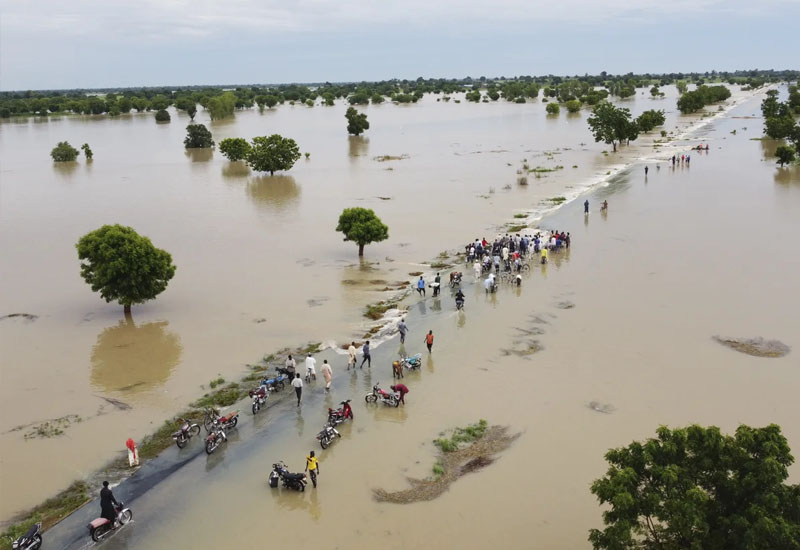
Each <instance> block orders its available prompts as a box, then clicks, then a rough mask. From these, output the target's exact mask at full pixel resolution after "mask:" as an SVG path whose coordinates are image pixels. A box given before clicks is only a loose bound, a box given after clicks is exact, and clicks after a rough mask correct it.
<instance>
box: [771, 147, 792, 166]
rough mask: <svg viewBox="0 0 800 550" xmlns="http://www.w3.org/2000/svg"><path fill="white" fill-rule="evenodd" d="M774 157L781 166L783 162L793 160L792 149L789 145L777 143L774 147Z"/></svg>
mask: <svg viewBox="0 0 800 550" xmlns="http://www.w3.org/2000/svg"><path fill="white" fill-rule="evenodd" d="M775 157H777V159H778V161H777V162H778V164H780V165H781V168H783V165H784V164H789V163H790V162H792V161H793V160H794V149H793V148H792V147H791V146H789V145H778V148H777V149H775Z"/></svg>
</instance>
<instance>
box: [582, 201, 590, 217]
mask: <svg viewBox="0 0 800 550" xmlns="http://www.w3.org/2000/svg"><path fill="white" fill-rule="evenodd" d="M583 213H584V214H588V213H589V199H586V200H585V201H584V202H583Z"/></svg>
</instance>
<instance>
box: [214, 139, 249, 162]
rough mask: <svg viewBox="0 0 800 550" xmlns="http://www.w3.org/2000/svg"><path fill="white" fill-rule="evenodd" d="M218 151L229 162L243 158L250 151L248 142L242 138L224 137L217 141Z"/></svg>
mask: <svg viewBox="0 0 800 550" xmlns="http://www.w3.org/2000/svg"><path fill="white" fill-rule="evenodd" d="M219 152H220V153H222V154H223V155H225V157H226V158H227V159H228V160H229V161H231V162H236V161H238V160H244V159H246V158H247V155H248V154H249V153H250V144H249V143H247V140H246V139H244V138H225V139H223V140H222V141H220V142H219Z"/></svg>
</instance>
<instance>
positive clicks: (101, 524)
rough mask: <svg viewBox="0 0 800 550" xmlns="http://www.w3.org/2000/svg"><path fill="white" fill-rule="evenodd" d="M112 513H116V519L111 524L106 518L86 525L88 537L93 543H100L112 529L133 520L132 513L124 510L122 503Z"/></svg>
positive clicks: (127, 509) (126, 509)
mask: <svg viewBox="0 0 800 550" xmlns="http://www.w3.org/2000/svg"><path fill="white" fill-rule="evenodd" d="M114 511H115V512H116V513H117V518H116V519H115V520H114V521H113V522H111V521H108V520H107V519H106V518H97V519H96V520H94V521H92V522H91V523H90V524H89V525H87V527H88V528H89V535H90V536H91V537H92V540H93V541H95V542H100V541H101V540H102V539H103V537H105V536H106V535H108V533H109V532H111V530H112V529H113V528H115V527H117V526H118V525H119V526H122V525H125V524H126V523H128V522H129V521H130V520H131V519H133V512H131V511H130V509H129V508H125V504H123V503H122V502H119V503H117V505H116V506H114Z"/></svg>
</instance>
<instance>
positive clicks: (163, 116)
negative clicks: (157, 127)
mask: <svg viewBox="0 0 800 550" xmlns="http://www.w3.org/2000/svg"><path fill="white" fill-rule="evenodd" d="M169 121H170V116H169V113H168V112H167V111H166V109H159V110H158V111H156V122H169Z"/></svg>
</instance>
